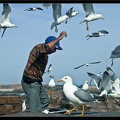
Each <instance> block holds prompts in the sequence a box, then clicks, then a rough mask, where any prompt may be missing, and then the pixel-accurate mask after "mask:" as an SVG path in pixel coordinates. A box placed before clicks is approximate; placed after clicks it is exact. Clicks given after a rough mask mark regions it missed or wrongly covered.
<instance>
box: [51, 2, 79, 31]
mask: <svg viewBox="0 0 120 120" xmlns="http://www.w3.org/2000/svg"><path fill="white" fill-rule="evenodd" d="M52 9H53V19H54V22H53V23H52V24H51V30H52V29H53V28H54V27H55V32H58V28H57V25H60V24H61V23H63V22H64V21H66V22H65V23H67V20H68V19H70V18H71V17H74V16H76V15H77V14H78V12H77V11H73V7H72V8H70V9H69V10H68V11H67V12H66V14H65V15H62V5H61V3H52Z"/></svg>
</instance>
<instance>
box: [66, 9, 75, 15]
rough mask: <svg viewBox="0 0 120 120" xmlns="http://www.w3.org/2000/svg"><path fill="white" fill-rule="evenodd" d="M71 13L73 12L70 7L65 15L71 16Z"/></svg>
mask: <svg viewBox="0 0 120 120" xmlns="http://www.w3.org/2000/svg"><path fill="white" fill-rule="evenodd" d="M72 12H73V7H71V8H70V9H69V10H68V11H67V12H66V15H68V16H69V15H71V14H72Z"/></svg>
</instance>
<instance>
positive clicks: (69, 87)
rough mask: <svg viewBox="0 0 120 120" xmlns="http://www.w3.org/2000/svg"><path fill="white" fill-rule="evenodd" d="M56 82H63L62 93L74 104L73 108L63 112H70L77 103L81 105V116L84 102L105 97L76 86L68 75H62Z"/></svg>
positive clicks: (95, 100) (87, 102)
mask: <svg viewBox="0 0 120 120" xmlns="http://www.w3.org/2000/svg"><path fill="white" fill-rule="evenodd" d="M57 82H64V85H63V92H64V95H65V96H66V98H67V99H68V100H69V101H70V102H71V103H72V104H73V105H74V106H75V107H74V108H73V109H71V110H68V111H67V112H66V113H65V114H71V112H72V111H73V110H76V108H77V106H78V105H82V114H79V116H83V115H84V110H85V109H84V107H85V105H86V104H89V103H91V102H100V101H102V100H103V101H104V100H105V99H106V96H97V95H94V94H91V93H88V92H87V91H85V90H83V89H80V88H78V87H77V86H75V85H74V84H73V80H72V78H71V77H70V76H64V77H63V78H62V79H59V80H57Z"/></svg>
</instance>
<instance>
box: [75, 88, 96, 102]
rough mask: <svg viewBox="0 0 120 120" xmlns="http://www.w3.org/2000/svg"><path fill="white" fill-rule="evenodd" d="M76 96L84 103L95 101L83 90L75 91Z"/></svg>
mask: <svg viewBox="0 0 120 120" xmlns="http://www.w3.org/2000/svg"><path fill="white" fill-rule="evenodd" d="M74 95H75V96H76V97H77V98H79V99H80V100H81V101H83V102H91V101H94V98H93V97H92V96H91V95H90V94H89V93H88V92H87V91H84V90H82V89H78V91H75V92H74Z"/></svg>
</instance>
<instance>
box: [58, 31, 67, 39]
mask: <svg viewBox="0 0 120 120" xmlns="http://www.w3.org/2000/svg"><path fill="white" fill-rule="evenodd" d="M63 37H67V33H66V32H65V31H63V32H61V33H60V35H59V37H58V39H59V40H61V39H63Z"/></svg>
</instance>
